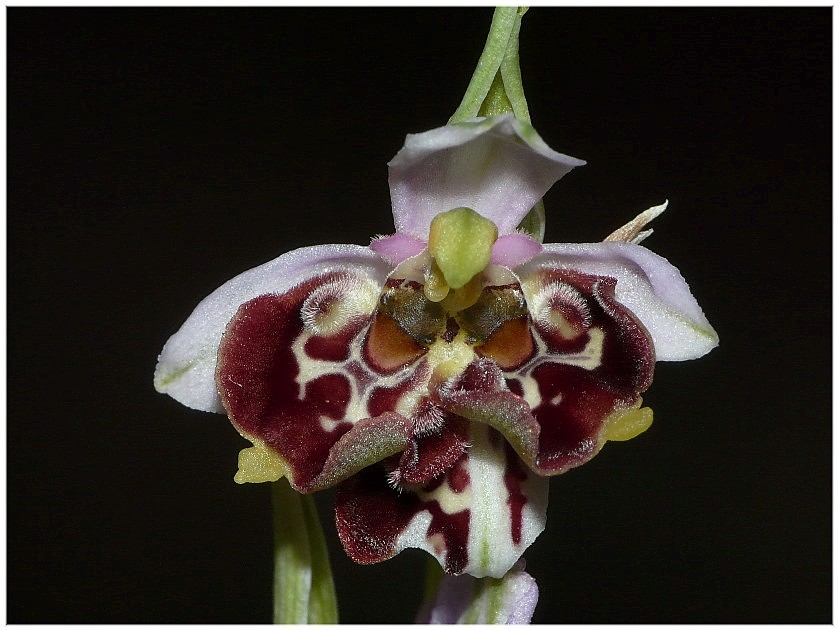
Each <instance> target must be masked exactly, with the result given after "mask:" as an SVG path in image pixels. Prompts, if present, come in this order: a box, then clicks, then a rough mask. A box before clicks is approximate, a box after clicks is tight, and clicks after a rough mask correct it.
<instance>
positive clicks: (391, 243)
mask: <svg viewBox="0 0 838 630" xmlns="http://www.w3.org/2000/svg"><path fill="white" fill-rule="evenodd" d="M427 246H428V244H427V243H426V242H425V241H423V240H422V239H419V238H416V237H415V236H411V235H410V234H403V233H401V232H397V233H396V234H393V235H391V236H378V237H376V238H374V239H373V240H372V242H371V243H370V249H371V250H372V251H374V252H375V253H376V254H378V255H379V256H381V257H382V258H383V259H384V260H386V261H387V262H388V263H390V264H391V265H393V266H394V267H395V266H396V265H398V264H399V263H402V262H404V261H405V260H407V259H408V258H411V257H413V256H416V255H417V254H421V253H422V250H424V249H425V248H426V247H427Z"/></svg>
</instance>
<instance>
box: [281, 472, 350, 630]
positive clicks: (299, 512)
mask: <svg viewBox="0 0 838 630" xmlns="http://www.w3.org/2000/svg"><path fill="white" fill-rule="evenodd" d="M271 490H272V502H273V527H274V623H277V624H304V623H337V620H338V616H337V597H336V596H335V587H334V582H333V580H332V572H331V568H330V566H329V558H328V553H327V551H326V540H325V538H324V536H323V530H322V528H321V527H320V521H319V520H318V518H317V510H316V507H315V505H314V500H313V499H312V498H311V497H310V496H304V495H301V494H299V493H297V492H296V491H295V490H293V489H292V488H291V486H290V485H289V484H288V481H287V480H286V479H280V480H279V481H277V482H275V483H273V484H271Z"/></svg>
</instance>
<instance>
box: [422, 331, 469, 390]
mask: <svg viewBox="0 0 838 630" xmlns="http://www.w3.org/2000/svg"><path fill="white" fill-rule="evenodd" d="M427 356H428V364H429V366H430V368H431V373H432V374H435V375H436V376H437V377H439V378H440V379H441V380H448V379H449V378H451V377H452V376H456V375H458V374H460V373H462V371H463V370H465V369H466V366H467V365H468V364H469V363H471V362H472V361H473V360H474V359H475V358H476V357H477V355H476V354H475V353H474V348H472V347H471V346H470V345H469V344H467V343H466V333H465V331H464V330H462V329H461V330H460V331H459V332H458V333H457V336H456V337H454V339H453V341H451V343H448V342H447V341H445V340H444V339H440V338H437V340H436V341H434V342H433V344H431V347H430V348H428V355H427Z"/></svg>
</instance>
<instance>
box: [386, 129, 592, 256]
mask: <svg viewBox="0 0 838 630" xmlns="http://www.w3.org/2000/svg"><path fill="white" fill-rule="evenodd" d="M584 163H585V162H583V161H582V160H578V159H576V158H572V157H570V156H567V155H563V154H561V153H557V152H556V151H553V149H551V148H550V147H548V146H547V144H546V143H545V142H544V140H542V139H541V137H540V136H539V135H538V134H537V133H536V131H535V130H534V129H533V128H532V127H531V126H530V125H529V124H528V123H525V122H523V121H521V120H517V119H516V118H515V117H514V115H512V114H504V115H502V116H497V117H494V118H489V119H476V120H474V121H469V122H464V123H459V124H455V125H447V126H445V127H440V128H437V129H432V130H430V131H426V132H424V133H418V134H411V135H408V136H407V138H406V139H405V143H404V147H402V149H401V150H400V151H399V152H398V153H397V154H396V156H395V157H394V158H393V159H392V160H391V161H390V163H389V167H390V196H391V199H392V202H393V219H394V221H395V224H396V230H397V231H398V232H406V233H408V234H411V235H413V236H415V237H418V238H420V239H422V240H427V238H428V231H429V229H430V225H431V221H432V220H433V218H434V216H436V215H437V214H438V213H440V212H446V211H448V210H453V209H454V208H463V207H464V208H471V209H472V210H474V211H475V212H477V213H478V214H480V215H481V216H483V217H485V218H487V219H489V220H490V221H492V222H493V223H494V224H495V225H497V227H498V231H499V233H500V234H501V235H503V234H511V233H512V232H514V231H515V228H516V226H517V225H518V224H519V223H520V222H521V220H522V219H523V218H524V217H525V216H526V214H527V213H528V212H529V211H530V208H532V207H533V206H534V205H535V203H536V202H537V201H538V200H539V199H541V197H542V196H544V193H545V192H547V190H548V189H549V188H550V187H551V186H552V185H553V184H554V183H555V182H556V181H558V180H559V179H560V178H561V177H562V176H564V175H566V174H567V173H568V172H570V170H571V169H573V168H574V167H576V166H581V165H582V164H584Z"/></svg>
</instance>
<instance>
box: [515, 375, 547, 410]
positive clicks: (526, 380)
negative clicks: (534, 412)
mask: <svg viewBox="0 0 838 630" xmlns="http://www.w3.org/2000/svg"><path fill="white" fill-rule="evenodd" d="M515 378H517V379H518V382H519V383H521V389H523V390H524V396H523V398H524V401H525V402H526V403H527V404H528V405H529V406H530V409H535V408H536V407H538V405H540V404H541V394H540V393H539V392H538V381H536V380H535V379H534V378H533V377H532V376H531V375H529V374H521V375H516V376H515Z"/></svg>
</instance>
